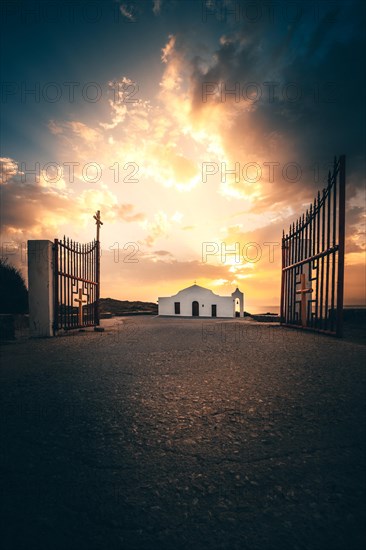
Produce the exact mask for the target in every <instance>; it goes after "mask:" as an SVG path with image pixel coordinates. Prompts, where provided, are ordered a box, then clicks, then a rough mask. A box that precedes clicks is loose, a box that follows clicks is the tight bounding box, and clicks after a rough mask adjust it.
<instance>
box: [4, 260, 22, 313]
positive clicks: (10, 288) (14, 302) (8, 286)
mask: <svg viewBox="0 0 366 550" xmlns="http://www.w3.org/2000/svg"><path fill="white" fill-rule="evenodd" d="M0 313H28V290H27V287H26V286H25V281H24V278H23V275H22V274H21V272H20V271H19V269H17V268H16V267H14V266H12V265H9V264H8V261H7V259H2V258H0Z"/></svg>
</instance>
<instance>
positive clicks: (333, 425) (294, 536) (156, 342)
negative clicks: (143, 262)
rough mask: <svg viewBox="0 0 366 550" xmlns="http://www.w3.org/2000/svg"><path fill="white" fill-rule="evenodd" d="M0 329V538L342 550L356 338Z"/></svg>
mask: <svg viewBox="0 0 366 550" xmlns="http://www.w3.org/2000/svg"><path fill="white" fill-rule="evenodd" d="M103 326H104V327H105V329H106V330H105V332H104V333H96V332H92V331H86V332H76V333H73V334H71V333H69V334H67V335H63V336H59V337H58V338H54V339H41V340H28V339H25V338H23V339H22V340H21V341H18V342H14V343H8V344H4V345H2V346H1V354H2V365H1V370H0V372H1V409H0V410H1V443H2V445H1V454H0V465H1V477H2V480H1V485H2V509H1V522H2V527H1V535H0V537H1V547H2V549H3V550H11V549H15V550H23V549H24V550H30V549H33V548H35V549H37V550H59V549H61V550H74V549H75V550H84V549H86V550H115V549H126V550H135V549H136V550H137V549H144V550H145V549H146V550H154V549H155V548H156V549H162V550H165V549H166V550H170V549H172V550H180V549H189V550H195V549H197V550H201V549H209V550H211V549H214V550H216V549H227V550H229V549H230V550H239V549H240V550H245V549H248V550H277V549H278V550H287V549H289V550H306V549H308V550H325V549H329V550H346V549H347V550H354V549H361V548H363V547H364V545H363V543H364V542H365V540H366V539H365V531H364V527H363V525H364V524H365V506H364V505H365V499H364V495H365V454H364V451H365V439H364V436H365V385H364V382H365V363H366V362H365V351H366V346H364V345H363V344H362V343H360V342H352V341H348V340H343V341H339V340H336V339H333V338H329V337H326V336H319V335H314V334H310V333H299V332H296V331H293V330H290V329H283V328H281V327H278V326H273V325H262V324H261V325H257V324H251V323H247V322H245V321H243V320H242V321H221V320H219V319H217V320H215V321H214V320H208V321H203V320H198V319H195V320H176V319H174V320H170V319H162V318H160V319H159V318H152V317H143V318H138V319H137V318H121V319H118V320H117V319H113V320H105V321H103Z"/></svg>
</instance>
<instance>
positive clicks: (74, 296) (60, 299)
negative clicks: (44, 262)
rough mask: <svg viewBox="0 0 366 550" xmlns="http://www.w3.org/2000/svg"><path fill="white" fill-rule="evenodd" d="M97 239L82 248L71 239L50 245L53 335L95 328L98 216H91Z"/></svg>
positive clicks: (98, 280)
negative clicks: (62, 330)
mask: <svg viewBox="0 0 366 550" xmlns="http://www.w3.org/2000/svg"><path fill="white" fill-rule="evenodd" d="M94 219H95V220H96V225H97V239H94V241H92V242H90V243H86V244H80V243H78V242H75V241H74V242H73V241H72V240H71V239H68V238H67V239H66V238H65V236H64V238H63V239H62V240H58V239H55V243H54V297H55V300H54V323H53V329H54V333H56V332H57V330H59V329H62V328H63V329H65V330H69V329H74V328H82V327H91V326H96V325H99V288H100V242H99V227H100V225H103V223H102V222H101V220H100V212H99V210H98V212H97V213H96V215H95V216H94Z"/></svg>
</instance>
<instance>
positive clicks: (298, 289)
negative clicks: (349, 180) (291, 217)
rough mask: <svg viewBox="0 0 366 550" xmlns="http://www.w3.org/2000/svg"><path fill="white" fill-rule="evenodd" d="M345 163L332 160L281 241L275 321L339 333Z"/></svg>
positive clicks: (341, 327)
mask: <svg viewBox="0 0 366 550" xmlns="http://www.w3.org/2000/svg"><path fill="white" fill-rule="evenodd" d="M345 187H346V160H345V156H344V155H342V156H340V157H339V159H336V158H335V159H334V166H333V170H332V172H330V171H329V173H328V185H327V187H326V188H325V189H323V191H322V193H320V192H318V196H317V198H316V199H315V200H314V204H311V205H310V208H309V210H307V211H306V214H303V215H302V217H300V218H299V219H298V220H297V221H296V224H295V223H293V224H292V226H290V229H289V232H288V233H287V234H286V235H285V232H283V237H282V279H281V322H282V324H283V325H286V326H295V327H302V328H305V329H312V330H316V331H319V332H326V333H328V334H333V335H336V336H338V337H340V336H342V333H343V286H344V241H345Z"/></svg>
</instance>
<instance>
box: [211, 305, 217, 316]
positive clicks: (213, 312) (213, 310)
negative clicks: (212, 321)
mask: <svg viewBox="0 0 366 550" xmlns="http://www.w3.org/2000/svg"><path fill="white" fill-rule="evenodd" d="M216 316H217V307H216V304H212V305H211V317H216Z"/></svg>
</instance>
